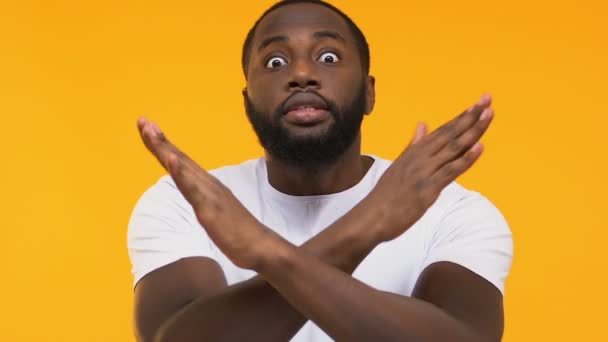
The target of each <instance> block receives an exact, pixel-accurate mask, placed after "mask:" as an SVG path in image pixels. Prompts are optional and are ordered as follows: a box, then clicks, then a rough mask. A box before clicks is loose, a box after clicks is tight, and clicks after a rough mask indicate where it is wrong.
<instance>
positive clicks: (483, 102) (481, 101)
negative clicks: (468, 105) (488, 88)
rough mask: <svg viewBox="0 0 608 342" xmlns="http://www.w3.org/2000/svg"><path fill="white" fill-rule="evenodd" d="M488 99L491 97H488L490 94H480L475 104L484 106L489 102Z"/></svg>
mask: <svg viewBox="0 0 608 342" xmlns="http://www.w3.org/2000/svg"><path fill="white" fill-rule="evenodd" d="M490 99H491V97H490V95H489V94H483V95H482V96H481V98H480V99H479V102H477V105H478V106H484V105H486V104H487V103H488V102H490Z"/></svg>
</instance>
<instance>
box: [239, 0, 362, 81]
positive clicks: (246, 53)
mask: <svg viewBox="0 0 608 342" xmlns="http://www.w3.org/2000/svg"><path fill="white" fill-rule="evenodd" d="M298 3H309V4H315V5H321V6H324V7H326V8H329V9H330V10H332V11H334V12H336V13H338V14H339V15H340V16H341V17H342V18H344V20H345V21H346V24H347V25H348V27H349V28H350V30H351V31H352V33H353V35H354V36H355V40H356V42H357V48H358V50H359V55H360V56H361V67H362V68H363V70H364V71H365V74H366V75H368V74H369V67H370V53H369V45H368V44H367V39H365V35H363V32H362V31H361V29H359V27H358V26H357V24H355V22H354V21H353V20H352V19H351V18H350V17H349V16H348V15H346V14H345V13H344V12H342V11H340V10H339V9H338V8H336V7H335V6H333V5H332V4H329V3H327V2H325V1H322V0H282V1H279V2H277V3H276V4H274V5H272V7H270V8H269V9H267V10H266V11H265V12H264V14H262V16H260V18H258V20H257V21H256V22H255V24H254V25H253V27H252V28H251V29H250V30H249V33H247V38H245V43H244V44H243V55H242V57H241V64H242V66H243V73H244V74H245V77H247V68H248V65H249V57H250V56H251V41H252V40H253V36H254V35H255V31H256V29H257V28H258V25H259V24H260V21H262V19H264V17H266V16H267V15H268V14H269V13H270V12H272V11H274V10H276V9H278V8H281V7H283V6H287V5H292V4H298Z"/></svg>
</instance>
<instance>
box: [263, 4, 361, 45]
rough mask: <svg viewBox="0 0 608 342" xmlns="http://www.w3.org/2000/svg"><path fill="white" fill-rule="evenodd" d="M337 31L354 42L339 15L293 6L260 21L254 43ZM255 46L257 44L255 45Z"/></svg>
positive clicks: (315, 7) (309, 6)
mask: <svg viewBox="0 0 608 342" xmlns="http://www.w3.org/2000/svg"><path fill="white" fill-rule="evenodd" d="M325 30H329V31H336V32H337V33H339V34H340V35H342V37H344V38H346V39H347V40H352V34H351V32H350V29H349V27H348V25H347V23H346V21H345V20H344V18H342V17H341V16H340V15H339V14H338V13H336V12H334V11H332V10H331V9H329V8H327V7H325V6H321V5H315V4H310V3H300V4H291V5H286V6H283V7H280V8H278V9H276V10H274V11H272V12H270V13H269V14H268V15H266V17H264V18H263V19H262V21H260V23H259V24H258V27H257V29H256V33H255V36H254V39H253V41H254V42H259V41H260V40H261V39H265V38H268V37H272V36H277V35H283V36H287V37H289V36H290V35H295V34H301V33H303V32H306V31H310V32H311V33H312V32H313V31H325ZM254 44H255V43H254Z"/></svg>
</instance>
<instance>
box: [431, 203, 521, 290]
mask: <svg viewBox="0 0 608 342" xmlns="http://www.w3.org/2000/svg"><path fill="white" fill-rule="evenodd" d="M428 246H429V248H428V254H427V256H426V258H425V260H424V262H423V265H422V266H423V267H422V268H421V270H424V269H425V268H426V267H427V266H429V265H431V264H433V263H435V262H439V261H450V262H453V263H456V264H459V265H461V266H464V267H466V268H467V269H469V270H471V271H473V272H475V273H476V274H478V275H480V276H481V277H483V278H485V279H486V280H488V281H489V282H490V283H492V284H493V285H494V286H496V287H497V288H498V289H499V290H500V292H501V293H503V295H504V287H505V280H506V278H507V275H508V274H509V270H510V268H511V262H512V259H513V238H512V234H511V230H510V229H509V226H508V224H507V222H506V220H505V218H504V217H503V216H502V214H501V213H500V211H499V210H498V209H497V208H496V207H495V206H494V205H493V204H492V203H491V202H490V201H489V200H487V199H486V198H485V197H483V196H482V195H480V194H478V193H475V192H467V194H466V195H465V196H463V197H462V198H460V199H459V200H457V201H455V202H454V203H453V204H452V205H450V206H449V207H448V209H447V210H446V212H445V214H444V216H443V217H442V219H441V220H440V221H439V223H438V225H437V227H436V229H435V230H434V231H433V232H432V234H431V235H430V237H429V241H428Z"/></svg>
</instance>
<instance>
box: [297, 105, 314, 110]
mask: <svg viewBox="0 0 608 342" xmlns="http://www.w3.org/2000/svg"><path fill="white" fill-rule="evenodd" d="M298 110H315V108H314V107H310V106H304V107H299V108H298Z"/></svg>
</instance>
